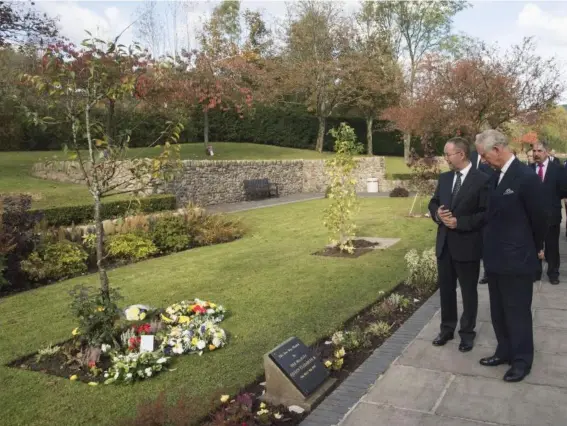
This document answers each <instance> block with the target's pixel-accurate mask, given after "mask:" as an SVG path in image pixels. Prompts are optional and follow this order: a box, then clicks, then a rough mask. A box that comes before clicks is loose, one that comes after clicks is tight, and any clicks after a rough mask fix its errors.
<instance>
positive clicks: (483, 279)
mask: <svg viewBox="0 0 567 426" xmlns="http://www.w3.org/2000/svg"><path fill="white" fill-rule="evenodd" d="M478 283H479V284H488V278H487V277H486V276H484V277H482V278H481V279H480V281H479V282H478Z"/></svg>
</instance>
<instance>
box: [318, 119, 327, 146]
mask: <svg viewBox="0 0 567 426" xmlns="http://www.w3.org/2000/svg"><path fill="white" fill-rule="evenodd" d="M318 118H319V131H318V132H317V144H316V145H315V150H316V151H317V152H323V142H324V141H325V127H326V125H327V119H326V117H323V116H319V117H318Z"/></svg>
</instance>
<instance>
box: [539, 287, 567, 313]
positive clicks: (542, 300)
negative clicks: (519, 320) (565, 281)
mask: <svg viewBox="0 0 567 426" xmlns="http://www.w3.org/2000/svg"><path fill="white" fill-rule="evenodd" d="M544 288H545V290H543V289H544ZM532 306H533V307H534V308H535V309H562V310H567V292H566V291H564V290H560V291H553V290H548V289H547V288H546V286H542V290H541V291H540V292H538V293H536V294H534V298H533V301H532Z"/></svg>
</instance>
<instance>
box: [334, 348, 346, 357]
mask: <svg viewBox="0 0 567 426" xmlns="http://www.w3.org/2000/svg"><path fill="white" fill-rule="evenodd" d="M345 355H346V352H345V348H340V349H339V350H338V351H335V358H343V357H344V356H345Z"/></svg>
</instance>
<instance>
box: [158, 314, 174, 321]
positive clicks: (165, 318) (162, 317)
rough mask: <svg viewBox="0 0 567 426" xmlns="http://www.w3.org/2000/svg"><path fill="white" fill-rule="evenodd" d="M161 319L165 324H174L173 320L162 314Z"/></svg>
mask: <svg viewBox="0 0 567 426" xmlns="http://www.w3.org/2000/svg"><path fill="white" fill-rule="evenodd" d="M161 319H162V320H164V321H165V322H173V320H172V319H171V318H168V317H166V316H165V315H164V314H161Z"/></svg>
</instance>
